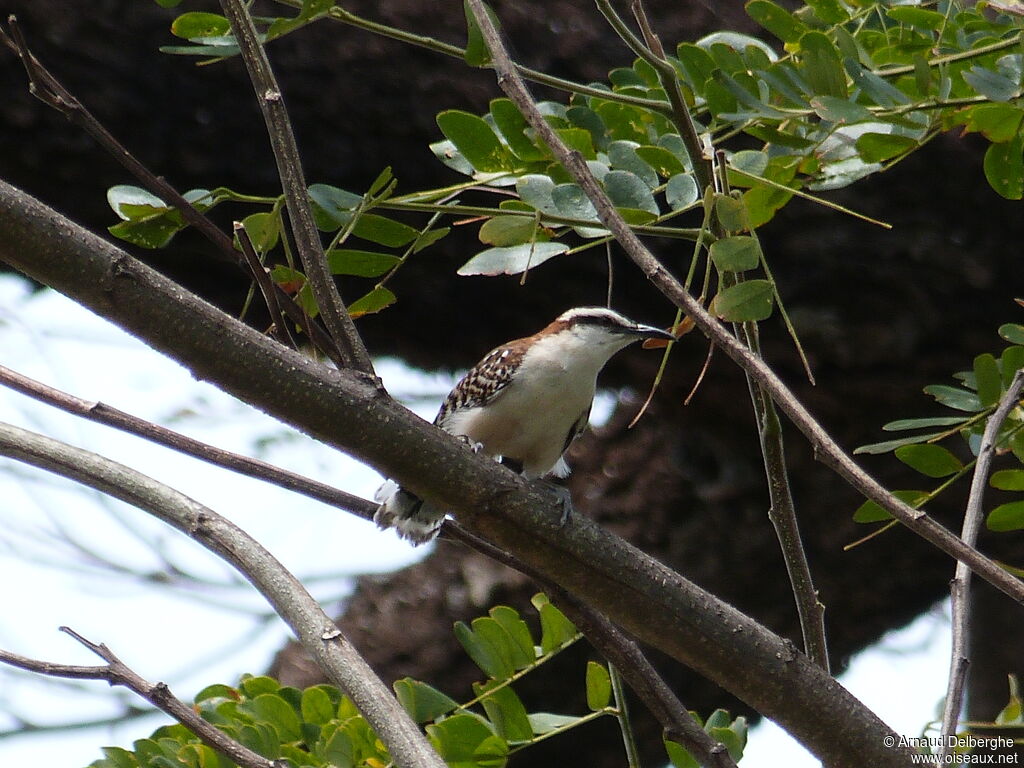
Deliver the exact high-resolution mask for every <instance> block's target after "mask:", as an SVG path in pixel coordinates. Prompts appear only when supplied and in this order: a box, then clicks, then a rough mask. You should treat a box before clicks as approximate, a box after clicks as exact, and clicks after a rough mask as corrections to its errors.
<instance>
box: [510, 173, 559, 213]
mask: <svg viewBox="0 0 1024 768" xmlns="http://www.w3.org/2000/svg"><path fill="white" fill-rule="evenodd" d="M554 188H555V182H554V181H552V180H551V177H550V176H544V175H542V174H539V173H530V174H527V175H526V176H520V177H519V179H518V180H517V181H516V192H517V193H518V194H519V198H520V199H521V200H522V201H523V202H524V203H526V204H527V205H529V206H532V207H533V208H536V209H537V210H538V211H541V212H542V213H549V214H552V215H557V214H558V208H557V207H556V206H555V204H554V202H553V201H552V199H551V193H552V191H553V190H554Z"/></svg>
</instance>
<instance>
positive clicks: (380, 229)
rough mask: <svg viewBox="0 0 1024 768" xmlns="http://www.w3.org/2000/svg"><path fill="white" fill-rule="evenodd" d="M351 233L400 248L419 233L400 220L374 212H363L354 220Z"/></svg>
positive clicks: (373, 241) (364, 238)
mask: <svg viewBox="0 0 1024 768" xmlns="http://www.w3.org/2000/svg"><path fill="white" fill-rule="evenodd" d="M352 234H353V235H355V236H356V237H359V238H362V239H363V240H369V241H370V242H371V243H377V245H384V246H387V247H388V248H401V247H402V246H403V245H408V244H409V243H411V242H412V241H413V240H415V239H416V238H417V237H419V234H420V233H419V231H417V230H416V229H414V228H413V227H410V226H409V225H408V224H403V223H402V222H400V221H395V220H394V219H389V218H387V217H386V216H378V215H377V214H376V213H364V214H362V215H361V216H360V217H359V218H358V219H357V220H356V224H355V226H354V227H353V228H352Z"/></svg>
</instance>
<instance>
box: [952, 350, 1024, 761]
mask: <svg viewBox="0 0 1024 768" xmlns="http://www.w3.org/2000/svg"><path fill="white" fill-rule="evenodd" d="M1022 390H1024V370H1022V371H1017V373H1016V374H1014V377H1013V379H1012V381H1011V382H1010V386H1009V387H1007V388H1006V392H1005V393H1004V394H1003V399H1002V400H1001V401H1000V402H999V406H998V407H997V408H996V410H995V412H994V413H993V414H992V415H991V416H990V417H989V420H988V423H987V424H986V425H985V431H984V432H983V433H982V436H981V445H980V446H979V447H978V458H977V461H976V462H975V465H974V475H973V476H972V477H971V491H970V494H969V495H968V497H967V508H966V510H965V512H964V524H963V528H962V529H961V532H960V538H961V539H963V541H964V543H966V544H968V545H970V546H972V547H973V546H974V544H975V542H976V541H977V539H978V531H979V529H980V528H981V522H982V520H983V519H984V516H985V515H984V511H983V510H982V506H981V502H982V498H983V497H984V495H985V485H986V483H987V482H988V474H989V468H990V467H991V466H992V457H993V456H994V455H995V452H996V443H997V442H998V438H999V430H1000V428H1001V427H1002V426H1003V422H1004V421H1006V417H1007V416H1008V415H1009V413H1010V411H1011V410H1013V409H1014V408H1015V407H1017V405H1018V404H1019V401H1020V397H1021V391H1022ZM970 590H971V571H970V569H969V568H967V567H966V566H965V565H964V564H963V563H957V564H956V571H955V573H954V575H953V580H952V581H951V582H950V585H949V591H950V604H951V607H952V614H953V617H952V623H953V627H952V646H953V647H952V649H951V650H950V659H949V681H948V682H947V685H946V703H945V705H944V706H943V710H942V740H941V742H940V747H939V755H940V757H939V761H940V762H942V761H944V760H945V759H946V755H947V754H949V752H950V749H951V745H952V742H951V740H950V738H949V737H950V736H952V735H953V734H954V733H956V726H957V723H958V722H959V721H960V710H961V708H962V707H963V700H964V688H965V686H966V682H967V668H968V666H969V664H970V660H969V658H968V656H967V643H968V639H969V635H970V630H971V606H970V602H969V601H968V599H967V598H968V596H969V594H970Z"/></svg>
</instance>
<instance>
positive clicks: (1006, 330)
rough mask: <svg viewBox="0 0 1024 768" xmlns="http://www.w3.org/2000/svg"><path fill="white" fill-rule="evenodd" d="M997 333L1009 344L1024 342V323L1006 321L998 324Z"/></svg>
mask: <svg viewBox="0 0 1024 768" xmlns="http://www.w3.org/2000/svg"><path fill="white" fill-rule="evenodd" d="M999 335H1000V336H1001V337H1002V338H1004V339H1006V340H1007V341H1008V342H1010V343H1011V344H1024V325H1020V324H1018V323H1006V324H1005V325H1001V326H999Z"/></svg>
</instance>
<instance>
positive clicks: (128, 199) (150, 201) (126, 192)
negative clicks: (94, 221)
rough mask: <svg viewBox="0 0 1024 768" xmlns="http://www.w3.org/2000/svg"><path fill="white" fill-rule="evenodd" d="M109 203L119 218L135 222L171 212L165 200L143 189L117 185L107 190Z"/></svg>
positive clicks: (128, 185) (129, 185)
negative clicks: (155, 214) (162, 212)
mask: <svg viewBox="0 0 1024 768" xmlns="http://www.w3.org/2000/svg"><path fill="white" fill-rule="evenodd" d="M107 203H108V204H109V205H110V207H111V209H113V211H114V213H116V214H117V215H118V217H119V218H121V219H123V220H125V221H134V220H137V219H142V218H145V217H147V216H151V215H153V214H154V213H159V212H161V211H167V210H170V206H168V205H167V204H166V203H165V202H164V201H163V200H161V199H160V198H159V197H157V196H156V195H154V194H152V193H150V192H148V191H146V190H145V189H143V188H142V187H135V186H132V185H131V184H117V185H115V186H113V187H111V188H110V189H108V190H107Z"/></svg>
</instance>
